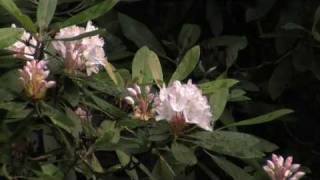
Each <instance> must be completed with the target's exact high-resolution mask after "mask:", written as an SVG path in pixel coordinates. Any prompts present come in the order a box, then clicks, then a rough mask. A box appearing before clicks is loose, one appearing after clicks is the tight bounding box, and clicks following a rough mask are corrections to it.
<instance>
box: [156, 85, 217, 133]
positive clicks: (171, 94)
mask: <svg viewBox="0 0 320 180" xmlns="http://www.w3.org/2000/svg"><path fill="white" fill-rule="evenodd" d="M156 101H157V102H156V111H157V114H158V115H157V117H156V120H163V119H165V120H168V121H169V122H174V121H179V122H178V123H179V124H181V123H182V124H184V123H188V124H196V125H197V126H199V127H201V128H203V129H205V130H208V131H212V113H211V109H210V106H209V104H208V100H207V98H206V97H205V96H203V95H202V93H201V91H200V89H199V88H198V87H197V86H195V85H194V84H192V82H191V80H189V82H188V83H187V84H181V83H180V82H179V81H175V82H173V84H172V85H171V86H169V87H163V88H161V89H160V94H159V96H158V97H157V100H156ZM181 121H182V122H181Z"/></svg>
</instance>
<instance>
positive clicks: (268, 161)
mask: <svg viewBox="0 0 320 180" xmlns="http://www.w3.org/2000/svg"><path fill="white" fill-rule="evenodd" d="M267 165H268V166H269V168H271V169H275V166H274V163H273V162H272V161H270V160H267Z"/></svg>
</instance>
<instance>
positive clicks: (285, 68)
mask: <svg viewBox="0 0 320 180" xmlns="http://www.w3.org/2000/svg"><path fill="white" fill-rule="evenodd" d="M292 76H293V68H292V64H291V61H289V60H284V61H282V62H281V63H280V64H279V65H278V66H277V67H276V68H275V70H274V71H273V73H272V76H271V78H270V80H269V86H268V90H269V93H270V96H271V98H272V99H274V100H275V99H277V98H278V97H279V96H280V95H281V94H282V93H283V92H284V90H285V89H286V88H288V86H289V84H290V82H291V80H292Z"/></svg>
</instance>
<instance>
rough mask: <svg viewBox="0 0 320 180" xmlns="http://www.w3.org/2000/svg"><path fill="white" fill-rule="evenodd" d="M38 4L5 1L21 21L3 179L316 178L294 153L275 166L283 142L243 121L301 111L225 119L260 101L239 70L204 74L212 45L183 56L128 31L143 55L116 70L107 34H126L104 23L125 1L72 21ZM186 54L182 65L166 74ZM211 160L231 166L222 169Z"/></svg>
mask: <svg viewBox="0 0 320 180" xmlns="http://www.w3.org/2000/svg"><path fill="white" fill-rule="evenodd" d="M35 2H36V3H35V4H36V5H37V14H36V17H35V18H31V17H34V16H30V17H29V16H27V15H26V14H24V13H23V12H22V11H21V10H20V9H19V8H18V7H17V6H16V4H15V3H14V1H12V0H0V5H2V7H3V8H4V9H5V10H6V11H7V12H8V13H9V14H11V15H12V16H13V17H15V18H16V20H17V22H18V23H16V25H12V26H11V25H10V24H8V27H7V28H5V27H3V28H2V29H0V31H1V32H4V33H6V38H0V47H1V48H2V51H3V52H2V51H1V53H5V54H6V56H5V57H6V59H4V60H3V61H2V60H1V62H0V64H1V63H3V64H2V65H3V66H1V67H0V68H1V69H3V70H5V71H4V72H5V73H3V74H2V76H1V77H0V78H1V80H2V81H1V83H2V84H5V85H4V86H1V89H0V92H1V98H0V110H1V113H0V116H1V120H0V129H1V131H0V165H1V173H0V179H1V178H2V177H3V178H8V179H118V178H121V179H175V178H186V177H190V178H191V179H197V177H196V175H195V172H196V171H200V172H202V173H208V172H209V174H210V172H211V171H213V172H214V171H221V170H223V171H225V172H226V173H227V174H228V175H227V176H230V177H232V178H233V179H245V180H248V179H255V178H258V176H259V177H260V176H261V174H262V176H264V177H266V178H268V175H269V177H270V178H271V179H275V180H284V179H291V180H294V179H299V178H301V177H302V176H304V175H305V173H303V172H302V171H298V168H299V167H298V166H297V164H292V157H288V158H287V160H286V161H285V162H283V161H284V160H283V158H282V156H279V157H278V156H276V155H274V157H273V159H272V161H268V164H267V165H266V166H263V163H264V157H265V155H267V154H268V153H271V152H273V151H275V150H276V149H277V146H276V145H275V144H273V143H271V142H269V141H266V140H264V139H261V138H259V137H256V136H253V135H250V134H247V133H244V132H240V131H238V129H237V128H236V127H237V126H245V125H254V124H261V123H263V122H268V121H272V120H275V119H277V118H279V117H281V116H284V115H286V114H289V113H291V112H292V111H291V110H289V109H281V110H277V111H273V112H270V113H268V114H264V115H261V116H258V117H254V118H252V119H247V120H238V119H237V120H235V121H233V120H232V121H228V122H227V121H222V120H220V119H221V117H222V115H223V113H224V112H227V111H228V109H227V106H226V105H227V103H233V102H234V101H244V100H248V99H249V98H248V97H246V95H245V93H240V94H239V93H238V94H232V93H231V91H233V90H239V91H240V90H241V91H244V90H243V89H241V87H240V86H238V82H239V81H238V80H236V79H232V78H228V77H227V74H224V75H222V76H220V77H219V78H218V79H211V78H205V79H202V80H201V81H198V80H196V79H195V80H193V81H192V79H193V78H192V76H191V73H192V72H193V71H194V70H195V68H196V66H197V64H199V59H200V52H201V46H199V45H196V44H192V45H191V46H190V47H187V48H184V49H183V50H182V51H181V53H180V54H179V55H178V54H177V56H176V57H174V56H175V55H174V54H172V53H171V54H170V55H169V53H168V55H166V52H165V51H164V50H163V49H162V50H160V51H159V49H158V48H156V46H157V45H156V46H152V45H150V44H148V43H143V44H141V43H137V42H135V41H137V40H138V38H136V37H135V36H133V37H132V35H131V34H130V33H129V34H128V33H126V29H123V31H124V34H125V36H126V37H127V38H128V40H131V41H133V42H134V44H136V45H137V47H136V48H135V49H134V50H136V51H137V52H136V53H127V54H126V53H121V55H123V56H125V57H126V58H127V59H128V60H129V62H130V63H129V64H130V65H129V66H128V65H124V66H120V65H117V66H115V65H113V61H109V60H108V59H112V58H114V56H112V53H113V51H111V50H110V46H109V44H108V41H106V39H110V38H111V39H112V38H113V39H117V37H116V35H115V34H112V33H109V32H108V29H106V30H105V29H103V28H100V27H99V23H95V19H96V18H98V17H101V16H102V15H103V14H105V13H107V12H108V11H109V10H111V9H112V7H113V6H114V5H115V4H116V3H117V2H118V1H117V0H104V1H97V2H96V4H90V5H89V6H90V7H88V8H87V9H86V8H84V9H81V8H80V9H81V10H82V11H80V12H78V11H76V13H74V14H73V16H72V17H70V18H66V19H65V18H61V17H60V16H59V14H60V13H59V12H57V13H55V10H56V8H57V7H59V3H58V2H57V0H39V1H35ZM102 18H103V17H102ZM121 18H128V17H126V16H125V15H123V14H119V19H121ZM127 20H128V19H127ZM128 22H129V23H130V22H131V23H132V22H135V21H134V20H132V19H129V20H128ZM138 33H140V32H138ZM141 33H142V32H141ZM144 35H146V36H148V34H141V36H144ZM0 36H2V34H0ZM181 38H187V37H183V33H182V35H181ZM159 45H160V43H159ZM149 48H150V49H149ZM133 52H134V51H133ZM109 55H110V56H111V57H112V58H108V56H109ZM176 58H177V59H179V60H178V61H177V62H179V63H177V67H176V69H175V71H174V72H167V71H163V70H162V69H163V67H162V64H163V63H164V62H166V61H168V59H169V60H172V59H176ZM5 63H7V64H5ZM115 64H116V63H115ZM130 67H131V68H130ZM204 158H206V159H210V163H211V164H216V165H217V166H218V167H219V168H215V169H212V170H210V168H209V167H207V166H205V165H204V164H203V162H202V161H203V159H204ZM211 160H212V161H211ZM233 160H235V161H234V162H233ZM210 167H214V166H210ZM245 168H246V170H245ZM248 169H250V171H249V170H248ZM265 171H266V173H265ZM239 177H240V178H239Z"/></svg>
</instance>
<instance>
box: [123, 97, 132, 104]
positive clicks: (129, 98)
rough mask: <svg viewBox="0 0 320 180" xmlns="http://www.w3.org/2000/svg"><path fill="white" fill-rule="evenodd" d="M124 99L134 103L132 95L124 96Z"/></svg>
mask: <svg viewBox="0 0 320 180" xmlns="http://www.w3.org/2000/svg"><path fill="white" fill-rule="evenodd" d="M124 99H125V101H126V102H127V103H128V104H130V105H134V99H133V98H132V97H130V96H126V97H125V98H124Z"/></svg>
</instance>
